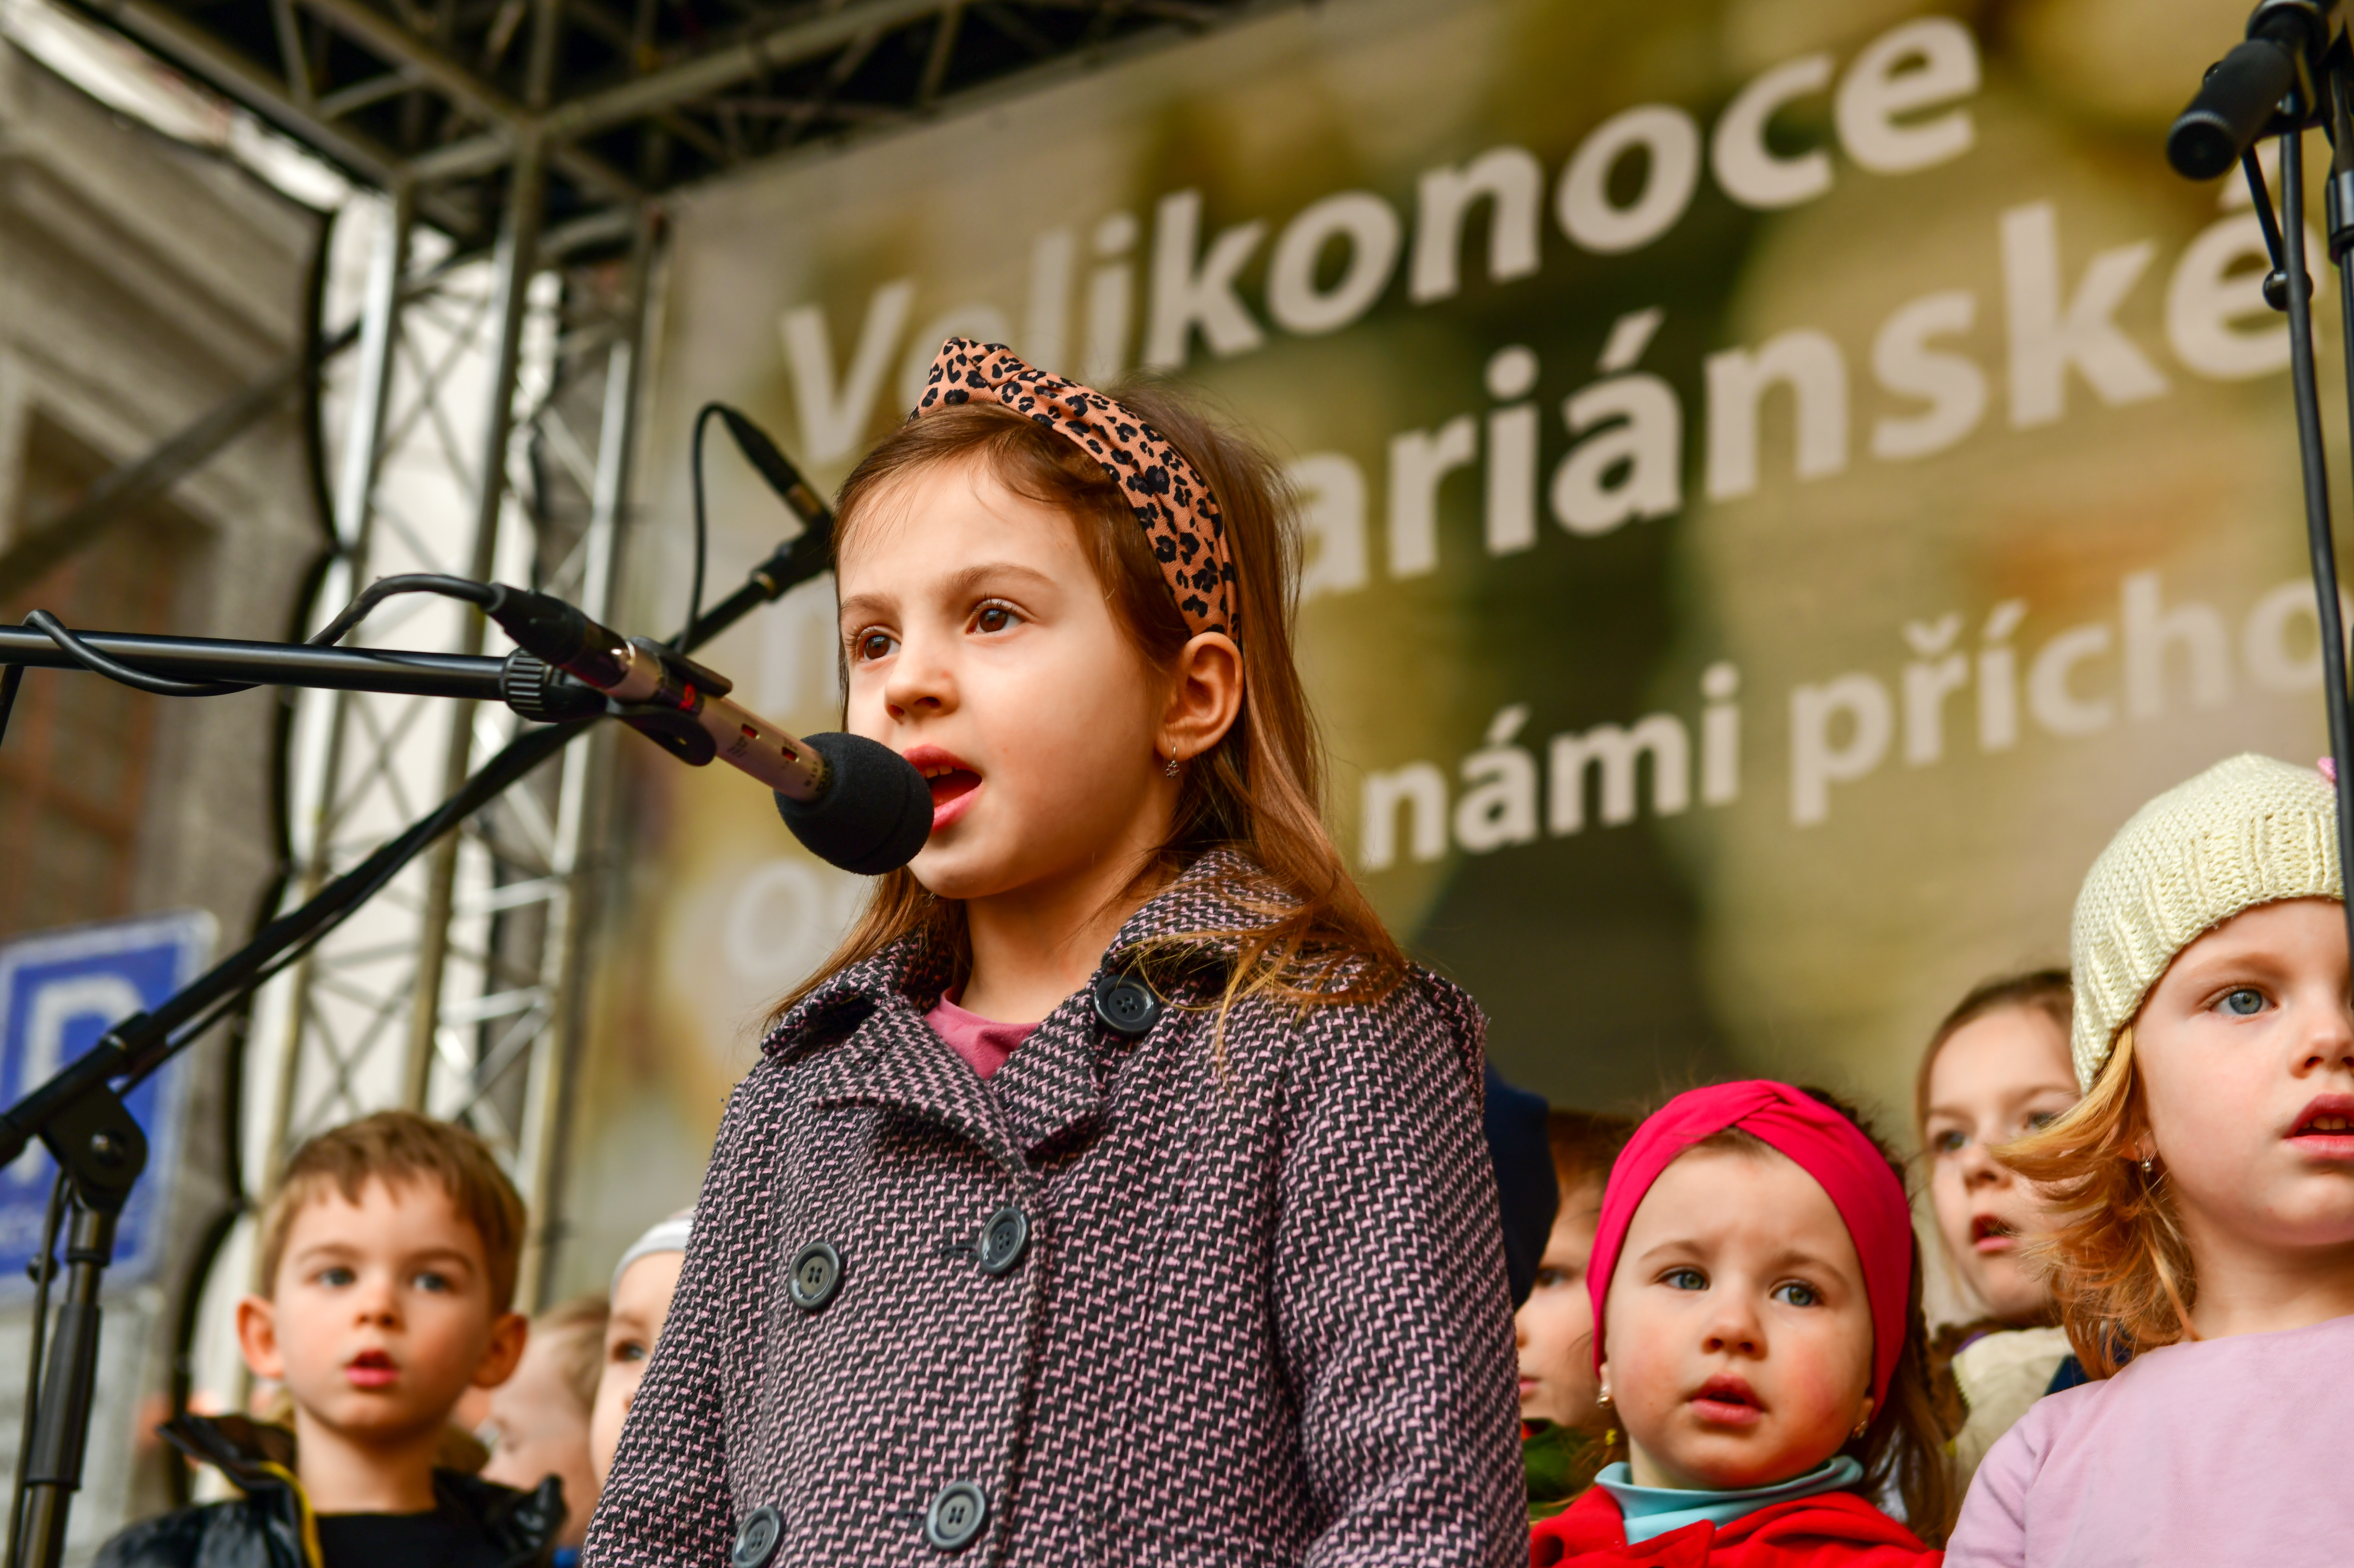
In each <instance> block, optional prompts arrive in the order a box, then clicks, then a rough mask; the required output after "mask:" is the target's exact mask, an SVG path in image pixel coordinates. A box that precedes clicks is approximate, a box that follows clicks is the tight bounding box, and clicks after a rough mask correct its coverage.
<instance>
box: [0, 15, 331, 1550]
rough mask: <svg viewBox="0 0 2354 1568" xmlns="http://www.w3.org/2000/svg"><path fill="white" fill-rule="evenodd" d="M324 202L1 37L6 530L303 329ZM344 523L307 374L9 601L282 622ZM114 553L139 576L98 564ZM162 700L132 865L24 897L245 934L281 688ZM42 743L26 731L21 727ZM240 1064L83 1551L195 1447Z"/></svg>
mask: <svg viewBox="0 0 2354 1568" xmlns="http://www.w3.org/2000/svg"><path fill="white" fill-rule="evenodd" d="M320 222H321V220H320V218H319V217H317V216H316V215H314V214H313V213H311V212H309V211H307V210H305V209H303V208H302V207H299V206H297V205H295V204H294V203H292V202H290V201H289V200H287V199H286V198H285V197H283V196H280V195H278V194H277V193H275V192H273V191H270V190H269V189H267V188H265V187H264V186H262V185H260V184H259V183H257V182H256V181H255V180H254V179H252V178H251V177H250V176H249V175H246V174H244V173H243V172H241V171H239V169H237V168H235V167H233V166H230V165H228V164H223V163H221V162H218V161H217V160H215V159H213V158H211V157H209V156H207V155H205V154H200V153H197V152H195V151H192V150H190V149H188V148H186V147H184V146H181V145H179V144H177V143H173V142H170V141H168V140H166V139H165V138H164V137H162V136H159V135H157V134H156V133H154V132H151V131H148V130H146V129H145V128H143V127H141V126H138V125H135V124H133V123H131V122H126V121H124V120H122V118H120V117H119V116H117V115H115V114H113V113H112V112H111V111H108V110H107V109H105V108H104V107H102V106H101V105H99V104H98V103H96V102H95V101H92V100H90V99H89V98H87V97H85V96H83V95H82V94H81V93H80V91H79V90H76V89H75V88H73V87H71V86H69V85H68V84H66V83H65V82H63V81H61V80H60V79H58V78H56V77H54V76H52V75H50V74H49V73H48V71H47V70H45V69H42V68H41V67H40V66H38V65H37V64H36V63H35V62H33V61H32V60H31V59H29V58H27V57H26V56H24V55H22V54H20V53H17V52H16V51H15V50H14V49H13V48H10V47H9V46H8V45H6V44H5V43H0V551H5V547H6V544H7V542H8V541H10V540H12V539H13V538H14V537H16V535H17V534H18V533H19V532H20V531H21V530H22V529H24V528H25V527H26V526H27V524H29V523H31V522H35V521H37V520H38V518H39V517H41V516H43V515H48V514H54V509H55V507H56V506H57V505H58V503H59V500H60V497H59V491H60V489H61V488H63V489H65V490H70V489H71V488H73V487H74V486H75V485H76V484H78V483H80V482H86V481H87V478H88V477H89V476H90V475H91V474H92V473H93V472H94V471H103V470H104V469H105V468H107V467H111V466H113V465H118V464H121V463H124V462H128V461H134V460H136V459H137V458H139V457H140V456H142V455H143V454H144V453H145V452H146V451H148V450H150V449H152V448H153V447H154V446H155V445H157V444H158V443H160V442H161V441H163V440H165V439H167V438H168V437H170V436H171V435H172V434H174V433H175V431H177V430H178V429H181V428H182V427H183V426H185V425H186V424H188V423H190V422H192V421H194V420H196V419H197V418H201V417H202V416H204V415H205V414H207V412H209V411H211V410H212V409H213V408H216V407H217V406H218V405H219V404H221V403H223V402H225V401H227V400H228V398H230V397H233V396H234V395H235V394H237V393H238V392H239V391H240V390H241V389H243V388H244V387H247V386H248V385H249V384H251V383H253V382H255V381H258V380H260V379H261V378H262V377H264V376H267V375H269V374H270V372H271V371H273V370H275V369H277V368H278V367H280V366H281V365H283V364H284V362H285V361H286V360H287V359H288V358H289V357H290V356H291V355H294V354H295V353H297V352H298V351H299V349H300V346H301V339H302V317H303V313H304V310H305V299H306V290H305V279H306V277H307V273H308V269H309V265H310V259H311V256H312V254H313V248H314V246H315V244H316V242H317V237H318V234H319V228H320ZM321 538H322V533H321V530H320V526H319V523H318V520H317V517H316V514H315V511H314V508H313V503H312V499H311V482H310V479H309V476H308V473H307V471H306V468H305V464H304V461H303V457H302V440H301V432H300V426H299V421H298V417H297V413H296V410H295V406H294V404H293V403H292V400H291V399H290V401H289V403H288V405H287V406H286V407H285V408H282V409H281V410H280V411H278V412H277V413H276V414H275V415H273V416H272V417H270V418H268V419H267V420H265V421H264V422H263V423H262V424H260V425H259V426H257V427H256V428H254V429H251V430H249V432H248V433H246V434H245V435H243V436H242V437H240V438H239V440H236V441H235V442H234V443H233V444H231V445H230V446H229V447H228V448H227V449H226V450H223V451H222V452H221V453H220V454H219V455H217V457H216V458H214V459H213V460H212V461H210V462H208V463H207V464H206V465H205V466H204V467H203V468H202V469H200V470H199V471H197V472H196V473H194V474H192V475H190V476H188V477H186V478H185V479H184V480H182V481H181V482H179V483H178V484H177V485H176V486H175V488H174V490H173V491H172V493H170V495H169V496H168V497H167V498H166V499H165V500H164V501H163V502H160V503H154V504H151V505H149V506H146V507H143V508H140V509H138V510H137V512H136V513H135V514H133V515H132V516H130V517H129V518H127V519H126V521H125V523H124V524H123V525H122V527H121V528H119V529H118V530H115V531H112V532H111V533H110V534H109V535H107V536H105V537H103V538H101V539H99V540H96V541H93V543H92V545H91V546H90V547H89V548H88V549H87V550H86V551H84V552H83V553H82V554H81V556H80V558H78V559H77V560H76V561H73V562H69V563H68V564H67V566H65V567H60V568H59V569H58V572H56V573H55V574H53V575H52V577H50V578H48V579H45V581H44V582H43V583H42V584H41V585H38V586H37V587H36V588H34V589H32V590H31V591H29V592H28V593H27V594H26V595H24V596H22V597H21V599H19V600H18V601H17V603H16V604H14V605H11V606H10V607H8V608H10V609H15V610H16V616H20V615H21V614H22V612H23V609H25V608H30V607H33V606H43V605H47V606H48V607H50V608H55V609H59V610H60V612H61V613H64V608H65V606H66V605H67V604H69V603H75V604H80V605H84V606H91V605H102V606H106V607H109V609H114V610H117V611H118V612H119V613H123V614H138V615H143V616H145V617H148V618H151V619H152V620H155V621H157V622H159V623H160V624H161V625H163V626H168V627H169V628H170V629H171V630H176V631H180V632H183V633H186V634H193V635H199V636H216V637H245V638H258V639H272V638H278V637H282V636H284V635H286V633H287V630H288V622H289V618H290V616H291V614H292V609H293V605H294V599H295V596H296V594H297V592H298V591H299V587H300V582H301V579H302V576H303V574H304V573H305V572H306V570H307V569H308V568H309V567H310V566H311V565H312V563H313V559H314V558H315V556H316V554H317V552H318V549H319V547H320V540H321ZM93 573H102V574H108V575H114V576H124V577H130V578H132V579H133V580H129V581H119V582H112V583H99V584H95V585H94V584H93V583H92V581H91V574H93ZM77 574H80V577H79V579H77ZM45 595H47V596H49V597H48V598H45ZM16 616H11V617H10V619H12V620H13V619H16ZM69 620H70V617H69ZM107 629H108V630H128V629H130V628H107ZM96 680H97V677H94V676H87V675H81V674H65V673H54V674H52V673H37V674H35V675H33V676H32V677H30V680H29V681H28V688H29V686H30V685H31V684H32V683H55V684H54V692H55V694H56V697H57V698H58V705H60V706H62V705H65V704H70V703H79V704H84V705H88V704H97V703H101V702H118V701H120V699H118V698H117V697H116V696H115V694H112V693H104V694H100V693H96V692H93V691H92V690H91V687H90V683H93V682H95V681H96ZM136 701H137V703H139V704H144V705H149V707H150V712H149V713H147V714H146V715H143V717H142V718H141V720H140V724H141V726H143V727H144V730H145V737H144V741H143V746H142V747H140V749H141V751H142V752H143V758H137V759H134V761H143V766H144V768H145V772H146V778H145V779H144V782H143V786H142V787H140V788H138V789H136V790H135V791H134V792H133V793H134V797H135V802H136V804H135V810H134V812H133V817H134V819H135V827H134V830H133V842H132V850H131V856H130V860H131V863H130V867H129V870H128V874H127V875H125V876H124V877H122V879H121V883H120V885H119V886H114V887H110V888H108V889H105V890H102V891H101V890H96V889H92V888H87V887H78V888H75V889H71V890H69V891H70V893H71V896H61V897H57V898H49V899H39V898H35V899H26V900H19V901H18V902H19V906H20V907H21V908H22V910H23V911H24V913H23V915H22V918H23V919H24V920H26V921H30V922H40V921H44V920H46V919H48V918H54V917H58V914H59V912H64V914H65V915H66V916H67V917H71V916H86V915H88V914H90V913H92V912H111V913H121V914H138V913H149V912H155V911H162V910H169V909H183V908H190V907H202V908H206V909H208V910H210V911H211V912H212V914H213V916H214V917H215V918H216V920H217V922H218V925H219V928H220V930H221V932H222V942H223V946H224V948H227V947H230V946H234V945H236V944H237V943H238V942H239V941H241V940H242V939H243V937H244V935H245V933H246V932H248V931H249V929H250V928H251V926H252V924H253V920H254V916H255V912H256V909H257V905H258V900H260V898H262V897H263V896H265V895H267V894H268V893H269V892H270V887H271V884H272V881H273V878H274V877H275V876H276V874H277V873H278V870H279V847H278V846H279V833H278V829H277V825H276V823H275V821H274V817H273V810H274V807H273V782H274V779H275V772H276V770H275V767H274V752H273V747H274V736H275V734H276V726H277V721H278V714H279V711H280V710H279V703H278V698H277V696H276V694H274V693H273V692H271V691H269V690H261V691H256V692H250V693H246V694H239V695H234V696H227V697H216V698H206V699H201V700H196V701H168V700H159V699H145V698H141V699H136ZM123 711H124V712H126V713H133V714H135V713H136V711H137V710H136V708H126V709H124V710H123ZM81 727H82V728H83V729H84V730H85V731H87V730H88V729H89V728H90V726H81ZM60 733H61V734H62V733H63V732H60ZM81 738H83V740H84V744H85V745H86V744H87V737H86V736H84V737H81ZM19 742H20V736H17V735H15V734H12V735H10V736H7V737H5V740H0V752H5V751H6V750H7V749H8V748H10V747H16V746H18V744H19ZM58 765H59V766H60V767H80V768H85V769H89V768H92V767H93V766H94V765H93V764H92V763H91V762H90V759H88V758H79V759H74V760H70V761H69V760H62V759H61V760H60V762H59V764H58ZM84 776H86V777H96V775H95V774H86V775H84ZM53 782H54V781H53ZM78 787H79V786H76V785H74V784H73V783H72V782H71V781H70V780H68V781H67V784H66V788H67V789H69V790H70V789H74V788H78ZM0 810H5V797H0ZM14 870H15V873H16V874H18V875H23V874H26V873H27V866H25V865H21V864H20V865H19V866H17V867H16V868H14ZM6 874H9V872H8V871H7V870H5V869H0V875H6ZM93 875H94V874H93ZM5 917H6V916H5V912H0V918H5ZM16 934H18V931H17V930H14V929H11V930H7V931H5V932H0V935H11V936H13V935H16ZM228 1063H229V1056H228V1050H227V1041H226V1040H225V1039H224V1038H223V1036H222V1034H221V1033H219V1032H216V1033H215V1035H214V1036H213V1037H212V1038H210V1039H207V1041H205V1042H204V1043H202V1044H200V1045H199V1046H198V1047H197V1053H196V1060H195V1062H194V1063H193V1064H192V1066H193V1073H192V1077H191V1093H190V1094H189V1095H188V1096H187V1097H186V1102H185V1103H186V1116H187V1118H188V1122H187V1126H186V1130H185V1136H184V1137H183V1138H182V1139H181V1140H180V1144H179V1148H180V1150H181V1158H180V1160H179V1162H178V1163H179V1169H177V1170H171V1171H150V1173H149V1175H148V1178H147V1179H148V1180H149V1181H164V1182H167V1183H169V1184H170V1186H171V1192H170V1196H169V1199H168V1206H167V1211H166V1212H167V1213H168V1214H169V1215H170V1216H171V1218H170V1223H169V1224H168V1226H167V1234H170V1235H171V1236H172V1237H174V1238H175V1239H174V1243H173V1246H174V1249H175V1251H174V1253H173V1255H169V1256H167V1259H166V1263H165V1266H164V1270H163V1271H162V1273H161V1274H160V1275H159V1276H158V1277H157V1278H156V1279H155V1280H154V1281H153V1282H151V1283H148V1284H145V1285H141V1286H135V1287H128V1288H125V1289H122V1290H119V1291H118V1292H117V1293H116V1297H115V1298H114V1299H111V1301H110V1302H109V1304H108V1326H107V1338H106V1349H105V1354H104V1360H103V1361H102V1364H101V1404H100V1409H99V1413H98V1416H97V1420H96V1422H95V1423H94V1425H93V1431H92V1441H91V1447H90V1458H89V1463H88V1475H87V1480H86V1489H85V1490H84V1492H83V1493H82V1496H81V1499H80V1502H79V1503H78V1505H77V1507H76V1510H75V1529H74V1542H75V1555H76V1556H77V1557H78V1558H79V1557H82V1556H85V1555H86V1554H87V1553H88V1552H90V1550H92V1549H93V1548H94V1547H95V1546H96V1544H97V1542H99V1541H101V1540H102V1539H103V1538H104V1536H105V1535H106V1534H108V1533H110V1532H111V1531H112V1530H113V1529H115V1528H116V1527H117V1526H119V1525H120V1524H121V1523H122V1522H123V1521H124V1520H128V1519H131V1518H135V1517H138V1516H139V1515H141V1514H143V1513H147V1512H152V1511H154V1510H157V1509H159V1508H161V1507H163V1506H164V1504H165V1502H166V1501H167V1500H168V1498H169V1492H168V1490H167V1478H168V1477H169V1474H170V1471H169V1464H170V1461H167V1459H166V1457H165V1456H164V1453H163V1452H162V1451H161V1449H160V1447H159V1446H158V1445H157V1444H156V1443H155V1442H154V1439H153V1438H152V1436H149V1435H148V1434H149V1432H150V1429H151V1428H152V1427H153V1425H154V1422H155V1421H156V1420H157V1419H159V1418H160V1417H161V1415H162V1414H163V1413H164V1410H165V1409H166V1408H167V1402H168V1389H169V1377H170V1371H171V1351H172V1345H173V1342H174V1335H175V1319H176V1317H177V1313H178V1308H179V1300H178V1292H179V1287H180V1285H181V1283H182V1281H183V1278H184V1277H185V1276H186V1272H187V1270H188V1267H189V1266H190V1264H191V1262H192V1261H193V1258H192V1255H191V1254H192V1251H193V1248H194V1246H195V1245H196V1238H197V1237H198V1235H199V1234H201V1232H202V1231H203V1229H204V1227H205V1224H206V1222H207V1220H208V1219H209V1218H210V1217H211V1216H212V1215H214V1214H215V1213H217V1212H218V1211H219V1209H220V1208H221V1206H222V1204H223V1202H224V1201H225V1198H226V1195H227V1188H226V1186H225V1185H224V1182H223V1180H222V1172H223V1158H224V1155H223V1139H222V1136H221V1128H222V1126H223V1122H224V1117H225V1110H226V1109H227V1108H228V1107H226V1104H225V1101H226V1097H228V1095H229V1094H231V1093H232V1092H233V1087H232V1081H231V1077H230V1075H229V1073H228ZM26 1332H27V1315H26V1312H25V1309H24V1308H23V1307H22V1306H21V1305H18V1306H16V1307H13V1308H10V1307H0V1456H5V1457H0V1465H7V1464H11V1463H13V1456H14V1451H15V1447H16V1433H17V1430H18V1425H17V1424H18V1414H19V1404H18V1401H19V1394H20V1392H21V1388H22V1383H23V1376H22V1372H21V1371H20V1370H19V1369H20V1367H21V1364H22V1360H23V1351H24V1348H25V1338H26Z"/></svg>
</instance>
